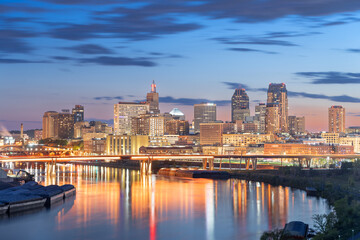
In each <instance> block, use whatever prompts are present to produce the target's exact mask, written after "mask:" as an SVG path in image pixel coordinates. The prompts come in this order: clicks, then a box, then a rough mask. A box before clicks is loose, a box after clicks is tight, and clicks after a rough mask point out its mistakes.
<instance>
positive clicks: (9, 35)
mask: <svg viewBox="0 0 360 240" xmlns="http://www.w3.org/2000/svg"><path fill="white" fill-rule="evenodd" d="M35 36H36V34H34V33H31V32H28V31H23V30H10V29H3V30H0V52H3V53H29V52H31V51H32V50H34V48H33V47H31V46H30V45H29V44H28V43H26V42H25V41H24V39H25V38H30V37H35Z"/></svg>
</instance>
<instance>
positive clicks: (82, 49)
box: [63, 44, 113, 54]
mask: <svg viewBox="0 0 360 240" xmlns="http://www.w3.org/2000/svg"><path fill="white" fill-rule="evenodd" d="M63 49H66V50H71V51H74V52H76V53H80V54H112V53H113V51H111V50H110V49H108V48H105V47H103V46H100V45H97V44H82V45H77V46H73V47H64V48H63Z"/></svg>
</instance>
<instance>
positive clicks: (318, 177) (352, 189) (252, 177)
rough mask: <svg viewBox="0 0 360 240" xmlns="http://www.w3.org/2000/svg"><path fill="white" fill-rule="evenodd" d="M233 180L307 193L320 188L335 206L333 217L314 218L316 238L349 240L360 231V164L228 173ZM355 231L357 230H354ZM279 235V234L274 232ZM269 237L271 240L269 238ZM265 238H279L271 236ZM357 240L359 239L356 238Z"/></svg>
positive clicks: (320, 216)
mask: <svg viewBox="0 0 360 240" xmlns="http://www.w3.org/2000/svg"><path fill="white" fill-rule="evenodd" d="M229 172H230V174H231V177H232V178H239V179H245V180H249V181H259V182H265V183H269V184H272V185H282V186H289V187H294V188H298V189H302V190H305V189H306V187H313V188H315V189H317V194H318V196H320V197H323V198H325V199H327V200H328V202H329V204H330V205H332V206H333V209H334V210H333V211H332V212H331V213H330V214H327V215H326V214H325V215H317V216H314V223H315V228H316V231H317V232H318V234H317V236H315V237H314V238H313V239H315V240H317V239H324V240H327V239H329V240H330V239H331V240H332V239H349V238H351V237H352V235H353V234H354V235H355V236H356V234H357V233H359V232H360V201H359V200H360V164H359V163H358V162H356V163H354V164H353V165H347V166H345V167H343V169H332V170H312V169H310V170H304V169H300V168H298V167H283V168H280V169H279V170H257V171H251V170H250V171H229ZM353 230H354V231H353ZM275 232H276V231H275ZM269 236H270V237H269ZM263 239H280V238H279V236H278V235H276V234H275V235H273V236H271V234H270V235H268V236H267V238H263ZM355 239H357V238H355Z"/></svg>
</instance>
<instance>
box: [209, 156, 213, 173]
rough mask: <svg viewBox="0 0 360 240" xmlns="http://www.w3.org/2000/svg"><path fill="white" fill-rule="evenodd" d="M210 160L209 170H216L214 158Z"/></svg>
mask: <svg viewBox="0 0 360 240" xmlns="http://www.w3.org/2000/svg"><path fill="white" fill-rule="evenodd" d="M208 160H209V170H211V171H212V170H214V158H208Z"/></svg>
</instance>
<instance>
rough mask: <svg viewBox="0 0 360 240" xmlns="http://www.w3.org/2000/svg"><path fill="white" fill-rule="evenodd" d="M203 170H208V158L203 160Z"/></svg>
mask: <svg viewBox="0 0 360 240" xmlns="http://www.w3.org/2000/svg"><path fill="white" fill-rule="evenodd" d="M203 169H204V170H206V169H207V158H204V159H203Z"/></svg>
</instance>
